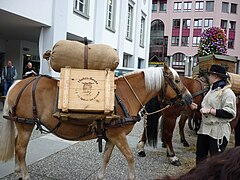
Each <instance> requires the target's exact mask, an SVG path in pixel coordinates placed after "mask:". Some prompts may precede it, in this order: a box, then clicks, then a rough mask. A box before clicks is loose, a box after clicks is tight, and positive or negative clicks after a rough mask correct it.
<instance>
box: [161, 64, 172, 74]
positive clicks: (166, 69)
mask: <svg viewBox="0 0 240 180" xmlns="http://www.w3.org/2000/svg"><path fill="white" fill-rule="evenodd" d="M163 67H164V72H165V73H167V74H168V73H169V71H170V69H169V67H168V65H167V64H166V63H164V66H163Z"/></svg>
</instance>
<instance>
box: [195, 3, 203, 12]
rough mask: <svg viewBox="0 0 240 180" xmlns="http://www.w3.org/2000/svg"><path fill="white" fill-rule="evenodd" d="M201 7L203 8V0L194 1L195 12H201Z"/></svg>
mask: <svg viewBox="0 0 240 180" xmlns="http://www.w3.org/2000/svg"><path fill="white" fill-rule="evenodd" d="M201 6H202V7H201ZM203 9H204V1H196V2H195V12H203Z"/></svg>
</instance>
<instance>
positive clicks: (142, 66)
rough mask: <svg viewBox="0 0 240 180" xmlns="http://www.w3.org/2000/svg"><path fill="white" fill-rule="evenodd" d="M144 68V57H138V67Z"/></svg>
mask: <svg viewBox="0 0 240 180" xmlns="http://www.w3.org/2000/svg"><path fill="white" fill-rule="evenodd" d="M141 68H144V59H141V58H138V69H141Z"/></svg>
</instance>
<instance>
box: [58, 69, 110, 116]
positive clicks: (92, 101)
mask: <svg viewBox="0 0 240 180" xmlns="http://www.w3.org/2000/svg"><path fill="white" fill-rule="evenodd" d="M58 109H60V110H61V111H62V112H86V113H87V112H96V113H105V114H106V113H110V112H113V110H114V72H113V71H110V70H89V69H71V68H61V75H60V85H59V99H58Z"/></svg>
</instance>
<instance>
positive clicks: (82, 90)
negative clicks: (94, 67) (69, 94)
mask: <svg viewBox="0 0 240 180" xmlns="http://www.w3.org/2000/svg"><path fill="white" fill-rule="evenodd" d="M76 82H77V83H78V85H77V88H76V89H75V93H76V95H77V97H78V98H79V99H81V100H83V101H93V100H95V99H97V97H98V96H99V94H100V91H99V90H98V82H97V80H95V79H93V78H92V77H83V78H81V79H79V80H77V81H76Z"/></svg>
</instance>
